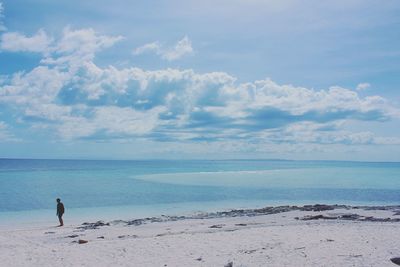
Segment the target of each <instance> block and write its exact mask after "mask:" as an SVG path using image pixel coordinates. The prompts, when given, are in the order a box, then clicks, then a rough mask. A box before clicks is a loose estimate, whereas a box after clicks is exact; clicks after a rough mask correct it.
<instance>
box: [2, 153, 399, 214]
mask: <svg viewBox="0 0 400 267" xmlns="http://www.w3.org/2000/svg"><path fill="white" fill-rule="evenodd" d="M57 197H60V198H62V200H63V202H64V203H65V205H66V207H67V208H68V209H79V208H86V209H91V208H99V207H115V208H119V209H120V208H121V207H126V206H130V207H135V206H142V207H143V206H144V207H147V209H149V210H151V209H152V207H155V206H157V205H166V206H168V205H177V204H183V203H188V204H187V205H186V206H185V207H186V209H188V207H190V206H191V205H192V206H193V205H195V206H196V210H199V209H200V210H201V209H202V207H203V206H204V210H206V209H207V207H208V206H207V205H210V203H225V204H224V205H225V206H226V207H228V206H229V205H228V204H227V203H235V205H238V204H239V205H240V204H242V205H241V206H243V207H245V206H246V205H250V204H249V203H252V202H254V203H256V202H257V203H261V205H262V203H265V204H274V203H276V204H280V203H293V204H297V203H317V202H318V203H324V202H326V203H328V202H329V203H365V204H371V205H372V204H377V203H379V204H400V163H368V162H336V161H281V160H221V161H206V160H190V161H189V160H188V161H172V160H171V161H168V160H165V161H161V160H143V161H96V160H13V159H0V213H2V212H16V211H34V210H47V209H54V206H55V199H56V198H57ZM203 204H204V205H203ZM224 205H223V206H224ZM223 206H222V207H223ZM122 212H123V211H122ZM0 218H1V216H0Z"/></svg>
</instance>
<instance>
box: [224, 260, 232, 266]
mask: <svg viewBox="0 0 400 267" xmlns="http://www.w3.org/2000/svg"><path fill="white" fill-rule="evenodd" d="M224 267H233V262H232V261H230V262H228V263H227V264H225V265H224Z"/></svg>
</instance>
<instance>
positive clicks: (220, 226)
mask: <svg viewBox="0 0 400 267" xmlns="http://www.w3.org/2000/svg"><path fill="white" fill-rule="evenodd" d="M224 226H225V224H214V225H211V226H209V227H208V228H222V227H224Z"/></svg>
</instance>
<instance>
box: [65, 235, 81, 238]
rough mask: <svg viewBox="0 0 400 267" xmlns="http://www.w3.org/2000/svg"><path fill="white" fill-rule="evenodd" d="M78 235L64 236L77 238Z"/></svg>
mask: <svg viewBox="0 0 400 267" xmlns="http://www.w3.org/2000/svg"><path fill="white" fill-rule="evenodd" d="M78 236H79V235H69V236H66V237H65V238H75V237H78Z"/></svg>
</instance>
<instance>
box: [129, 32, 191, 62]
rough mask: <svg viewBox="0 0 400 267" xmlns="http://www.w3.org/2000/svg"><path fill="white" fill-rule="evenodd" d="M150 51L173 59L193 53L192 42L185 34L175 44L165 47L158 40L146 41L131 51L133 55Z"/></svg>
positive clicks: (170, 59)
mask: <svg viewBox="0 0 400 267" xmlns="http://www.w3.org/2000/svg"><path fill="white" fill-rule="evenodd" d="M148 52H152V53H155V54H156V55H158V56H160V57H161V58H162V59H165V60H168V61H173V60H177V59H180V58H182V57H184V56H186V55H189V54H191V53H193V48H192V42H191V41H190V40H189V38H188V37H187V36H185V37H183V38H182V40H179V41H178V42H177V43H176V44H175V46H173V47H168V48H165V47H164V46H163V45H162V44H161V43H160V42H158V41H157V42H153V43H148V44H145V45H143V46H140V47H138V48H136V49H135V50H134V51H133V54H134V55H140V54H143V53H148Z"/></svg>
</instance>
